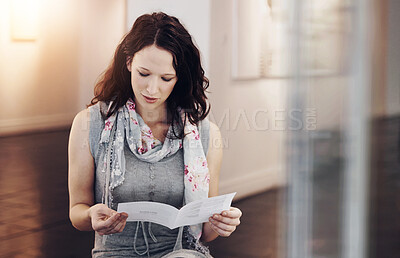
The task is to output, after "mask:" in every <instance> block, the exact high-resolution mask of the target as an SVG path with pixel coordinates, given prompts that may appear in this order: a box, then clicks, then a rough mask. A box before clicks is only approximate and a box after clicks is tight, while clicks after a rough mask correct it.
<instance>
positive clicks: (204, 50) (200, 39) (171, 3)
mask: <svg viewBox="0 0 400 258" xmlns="http://www.w3.org/2000/svg"><path fill="white" fill-rule="evenodd" d="M210 2H211V1H210V0H202V1H198V0H146V1H142V0H127V10H128V12H127V24H126V26H127V29H128V30H130V29H131V27H132V25H133V23H134V21H135V20H136V18H138V17H139V16H140V15H142V14H146V13H152V12H158V11H162V12H165V13H166V14H168V15H172V16H176V17H177V18H178V19H179V21H180V22H181V23H182V24H183V25H184V26H185V28H186V29H187V30H188V31H189V33H190V35H192V38H193V41H194V42H195V44H196V45H197V47H198V48H199V49H200V52H201V57H202V64H203V68H204V70H205V72H206V75H207V74H208V70H209V69H208V68H209V56H210Z"/></svg>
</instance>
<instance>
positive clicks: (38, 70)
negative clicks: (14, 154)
mask: <svg viewBox="0 0 400 258" xmlns="http://www.w3.org/2000/svg"><path fill="white" fill-rule="evenodd" d="M19 2H21V3H18V1H14V3H13V1H9V0H6V1H1V2H0V26H1V28H0V31H1V34H0V56H1V59H0V67H1V69H0V110H1V111H0V134H1V135H5V134H14V133H20V132H29V131H32V130H38V129H42V130H47V129H51V128H55V127H69V126H70V124H71V123H72V119H73V117H74V116H75V114H76V113H77V112H78V111H80V110H82V109H83V108H85V104H88V103H89V102H90V100H91V98H92V96H93V86H94V82H95V81H96V78H97V77H98V76H99V75H100V73H101V72H102V71H103V70H104V69H105V68H106V67H107V65H108V63H109V61H110V59H111V57H112V55H113V51H114V49H115V47H116V45H117V43H118V42H119V40H120V38H121V36H122V35H123V33H124V32H125V12H126V9H125V1H106V0H100V1H97V0H96V1H94V0H89V1H68V0H58V1H50V0H37V1H34V2H35V3H34V4H35V5H36V6H37V9H36V10H32V11H37V12H38V15H37V23H38V26H37V28H36V29H37V36H36V39H35V40H30V41H24V40H18V41H16V40H13V39H11V31H10V30H11V24H10V23H11V20H12V17H10V16H11V15H12V12H11V9H12V8H13V7H16V8H18V6H13V5H14V4H15V3H16V4H17V5H18V4H21V5H23V4H24V1H19Z"/></svg>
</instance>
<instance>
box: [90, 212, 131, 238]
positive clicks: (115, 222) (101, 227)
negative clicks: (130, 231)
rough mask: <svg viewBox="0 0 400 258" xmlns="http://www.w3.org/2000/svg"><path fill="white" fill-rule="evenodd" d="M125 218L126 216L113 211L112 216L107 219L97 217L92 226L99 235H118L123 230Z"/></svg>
mask: <svg viewBox="0 0 400 258" xmlns="http://www.w3.org/2000/svg"><path fill="white" fill-rule="evenodd" d="M127 218H128V214H126V213H117V212H115V211H114V213H113V215H112V216H110V217H108V218H107V217H105V218H104V217H103V218H101V217H100V216H99V217H98V218H97V220H96V219H95V220H94V221H93V222H92V226H93V229H94V230H95V231H97V232H98V233H99V234H100V235H109V234H114V233H119V232H122V231H123V229H124V228H125V225H126V219H127Z"/></svg>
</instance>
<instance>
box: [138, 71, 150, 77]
mask: <svg viewBox="0 0 400 258" xmlns="http://www.w3.org/2000/svg"><path fill="white" fill-rule="evenodd" d="M139 74H140V76H143V77H146V76H149V75H148V74H145V73H141V72H139Z"/></svg>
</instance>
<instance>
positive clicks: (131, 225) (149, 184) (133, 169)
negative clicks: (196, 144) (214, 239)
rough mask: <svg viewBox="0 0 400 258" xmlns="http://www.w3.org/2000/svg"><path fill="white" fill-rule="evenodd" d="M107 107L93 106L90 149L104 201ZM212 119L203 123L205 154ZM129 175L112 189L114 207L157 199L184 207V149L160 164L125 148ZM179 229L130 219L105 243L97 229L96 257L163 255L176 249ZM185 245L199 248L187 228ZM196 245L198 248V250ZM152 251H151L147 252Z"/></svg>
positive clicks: (97, 199)
mask: <svg viewBox="0 0 400 258" xmlns="http://www.w3.org/2000/svg"><path fill="white" fill-rule="evenodd" d="M106 109H107V106H106V105H105V103H103V102H99V103H97V104H96V105H93V106H91V107H89V110H90V131H89V144H90V151H91V153H92V156H93V158H94V161H95V182H94V194H95V202H96V203H102V196H103V195H102V193H103V189H104V184H105V173H104V172H102V171H103V162H102V161H103V159H104V155H105V153H106V151H105V147H104V146H103V145H102V144H99V141H100V136H101V132H102V130H103V128H104V120H103V118H102V115H101V112H105V110H106ZM209 126H210V125H209V121H208V119H205V120H203V121H201V122H200V123H199V134H200V138H201V142H202V145H203V149H204V153H205V154H207V150H208V143H209ZM125 159H126V174H125V180H124V183H123V184H122V185H120V186H118V187H116V188H115V189H114V191H113V192H112V195H113V202H112V204H111V208H113V209H114V210H116V209H117V204H118V203H120V202H132V201H154V202H161V203H166V204H169V205H172V206H174V207H176V208H178V209H179V208H181V207H182V204H183V192H184V181H183V180H184V178H183V176H184V165H183V150H182V149H180V150H179V151H178V152H176V153H175V154H174V155H172V156H170V157H167V158H164V159H163V160H161V161H160V162H157V163H147V162H145V161H141V160H139V159H138V158H137V157H136V156H135V155H134V154H133V153H131V152H130V150H129V148H127V147H126V148H125ZM178 231H179V230H178V228H176V229H173V230H171V229H169V228H167V227H164V226H162V225H159V224H155V223H148V222H127V223H126V226H125V228H124V231H123V232H121V233H117V234H113V235H108V236H107V238H106V241H105V244H104V243H103V241H102V240H103V237H102V236H100V235H99V234H98V233H97V232H95V245H94V248H93V249H92V257H143V256H140V254H143V255H145V256H148V255H149V256H150V257H161V256H163V255H165V254H167V253H169V252H172V250H173V248H174V245H175V242H176V238H177V236H178ZM182 242H183V243H182V244H183V247H184V248H186V249H195V248H196V246H195V245H194V239H193V237H192V236H191V235H190V234H189V233H188V232H187V229H186V228H185V229H184V234H183V241H182ZM197 248H198V247H197ZM197 248H196V249H197ZM147 250H148V254H147V253H146V251H147Z"/></svg>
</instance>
